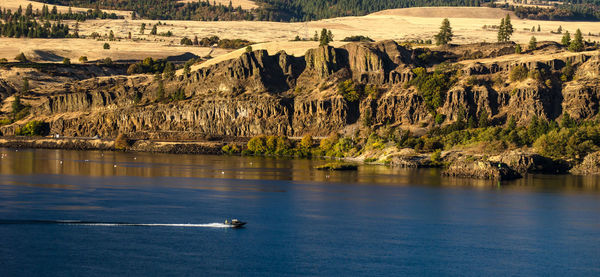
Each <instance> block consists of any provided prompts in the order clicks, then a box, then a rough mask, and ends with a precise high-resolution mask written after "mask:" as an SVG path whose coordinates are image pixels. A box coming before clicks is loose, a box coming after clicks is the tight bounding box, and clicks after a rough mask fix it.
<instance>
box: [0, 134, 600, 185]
mask: <svg viewBox="0 0 600 277" xmlns="http://www.w3.org/2000/svg"><path fill="white" fill-rule="evenodd" d="M234 144H236V146H238V147H239V148H240V149H243V148H244V146H245V143H244V142H242V141H238V142H235V143H234ZM226 145H232V143H231V142H226V141H155V140H149V139H139V140H131V144H130V146H129V147H127V149H125V150H120V149H117V148H115V142H114V140H112V139H96V138H49V137H0V147H2V148H10V149H27V148H30V149H61V150H80V151H89V150H99V151H126V152H148V153H165V154H196V155H200V154H205V155H226V154H225V153H224V152H223V150H222V147H223V146H226ZM235 155H237V154H235ZM290 158H294V157H290ZM319 158H325V159H327V158H329V159H331V160H338V161H342V162H350V163H354V164H359V165H360V164H371V165H383V166H391V167H403V168H415V169H416V168H425V167H429V168H432V167H433V168H441V169H443V170H442V172H441V174H442V175H443V176H451V177H459V178H467V179H488V180H497V181H504V180H513V179H518V178H522V177H524V176H525V175H527V174H530V173H541V174H547V175H565V174H570V175H595V174H596V172H594V171H579V172H578V173H577V174H574V172H572V171H570V169H571V168H570V167H567V166H566V165H565V164H564V163H560V161H552V160H550V159H548V158H545V157H542V156H540V155H538V154H532V153H527V152H523V151H522V150H514V151H511V152H507V153H503V154H501V155H498V156H495V157H491V158H489V159H487V160H482V159H473V158H472V156H463V155H462V153H458V155H457V152H452V153H450V154H447V155H446V156H445V157H444V161H443V162H441V163H435V164H433V163H432V162H431V161H430V159H429V158H428V154H419V155H417V156H415V155H412V156H411V155H405V156H402V155H401V156H396V157H394V158H393V159H392V160H391V162H388V163H383V162H370V161H367V160H366V159H361V158H359V157H346V158H332V157H319Z"/></svg>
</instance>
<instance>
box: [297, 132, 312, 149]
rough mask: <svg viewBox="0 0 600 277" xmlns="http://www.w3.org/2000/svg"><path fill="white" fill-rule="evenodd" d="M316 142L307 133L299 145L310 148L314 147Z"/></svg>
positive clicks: (302, 147)
mask: <svg viewBox="0 0 600 277" xmlns="http://www.w3.org/2000/svg"><path fill="white" fill-rule="evenodd" d="M314 144H315V141H314V140H313V138H312V136H311V135H305V136H303V137H302V140H300V144H299V145H298V147H299V148H301V149H310V148H312V147H313V145H314Z"/></svg>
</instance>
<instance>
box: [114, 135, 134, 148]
mask: <svg viewBox="0 0 600 277" xmlns="http://www.w3.org/2000/svg"><path fill="white" fill-rule="evenodd" d="M130 146H131V144H130V142H129V138H127V136H125V135H124V134H119V135H117V138H115V149H120V150H124V149H127V148H129V147H130Z"/></svg>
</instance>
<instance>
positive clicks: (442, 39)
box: [435, 18, 454, 45]
mask: <svg viewBox="0 0 600 277" xmlns="http://www.w3.org/2000/svg"><path fill="white" fill-rule="evenodd" d="M452 36H454V34H453V33H452V27H450V21H449V20H448V18H444V20H443V21H442V26H441V27H440V32H439V33H438V34H437V35H435V44H436V45H444V44H448V42H450V41H451V40H452Z"/></svg>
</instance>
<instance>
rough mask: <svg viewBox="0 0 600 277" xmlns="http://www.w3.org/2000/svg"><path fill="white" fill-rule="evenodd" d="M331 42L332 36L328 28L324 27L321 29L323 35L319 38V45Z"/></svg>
mask: <svg viewBox="0 0 600 277" xmlns="http://www.w3.org/2000/svg"><path fill="white" fill-rule="evenodd" d="M329 42H331V38H330V37H329V34H328V33H327V29H325V28H323V30H321V37H320V38H319V45H320V46H323V45H329Z"/></svg>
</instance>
